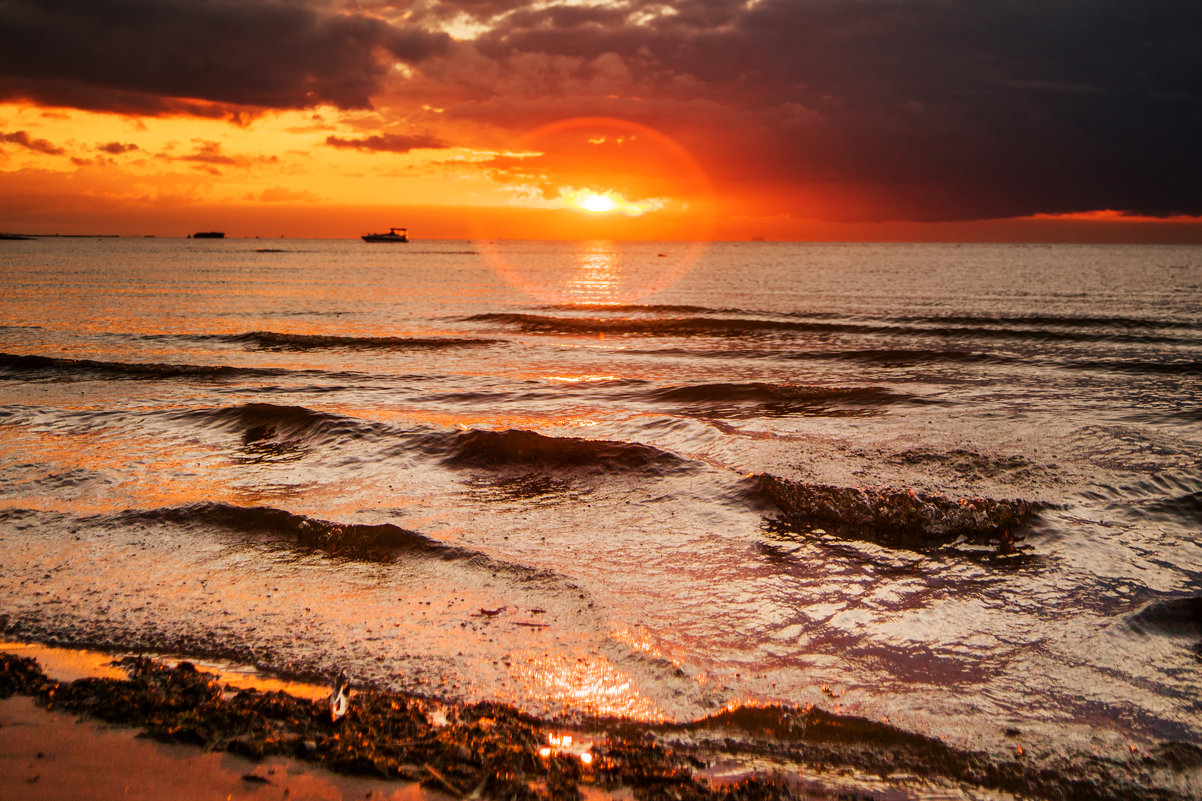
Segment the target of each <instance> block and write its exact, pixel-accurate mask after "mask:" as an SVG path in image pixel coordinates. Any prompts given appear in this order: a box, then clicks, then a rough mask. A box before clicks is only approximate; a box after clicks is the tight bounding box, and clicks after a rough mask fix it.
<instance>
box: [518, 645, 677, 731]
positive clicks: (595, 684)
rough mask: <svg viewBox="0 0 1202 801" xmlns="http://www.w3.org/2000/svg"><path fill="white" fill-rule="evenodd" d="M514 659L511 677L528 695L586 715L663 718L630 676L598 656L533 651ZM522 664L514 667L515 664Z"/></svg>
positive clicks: (664, 718)
mask: <svg viewBox="0 0 1202 801" xmlns="http://www.w3.org/2000/svg"><path fill="white" fill-rule="evenodd" d="M525 657H526V658H522V659H515V660H514V663H513V664H514V666H515V676H516V677H517V678H518V679H519V680H521V681H523V682H524V683H525V684H526V686H527V689H528V690H529V691H530V693H531V695H532V696H534V697H538V696H542V697H543V698H544V699H545V700H546V701H547V702H548V703H549V704H552V705H563V706H565V707H568V708H571V709H574V710H577V711H579V712H583V713H585V714H589V715H600V716H613V717H624V718H631V719H634V720H645V721H660V722H662V721H666V720H667V719H668V716H667V714H665V712H664V710H663V709H662V708H660V706H659V705H658V704H656V703H655V702H654V701H652V700H651V699H649V698H647V697H646V696H644V695H643V694H642V693H640V692H639V691H638V689H636V688H635V686H634V684H633V682H632V681H631V679H630V677H629V676H627V675H626V674H625V673H623V672H622V671H621V670H619V669H618V668H617V667H615V666H614V665H613V664H612V663H610V662H609V661H607V660H605V659H604V658H602V657H599V656H592V655H586V656H579V657H575V658H572V657H571V656H568V655H566V654H536V653H533V652H530V653H528V654H526V655H525ZM519 664H520V665H522V666H523V667H521V668H517V665H519Z"/></svg>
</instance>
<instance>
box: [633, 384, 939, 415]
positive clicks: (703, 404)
mask: <svg viewBox="0 0 1202 801" xmlns="http://www.w3.org/2000/svg"><path fill="white" fill-rule="evenodd" d="M643 397H645V398H647V399H649V400H652V401H655V402H659V403H683V404H689V408H687V409H683V410H682V413H684V414H702V415H713V414H739V413H750V414H767V415H786V414H813V415H847V414H864V413H865V412H866V411H867V410H871V409H877V408H880V407H885V406H891V405H901V404H926V403H937V402H938V401H934V400H929V399H925V398H920V397H918V396H916V395H908V394H902V393H898V392H894V391H892V390H888V389H885V388H884V387H817V386H801V385H795V384H773V383H762V382H749V383H715V384H690V385H685V386H678V387H667V388H665V389H659V390H656V391H654V392H650V393H646V394H645V395H644V396H643Z"/></svg>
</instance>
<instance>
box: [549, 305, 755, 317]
mask: <svg viewBox="0 0 1202 801" xmlns="http://www.w3.org/2000/svg"><path fill="white" fill-rule="evenodd" d="M541 308H542V309H543V310H545V311H566V312H570V311H601V312H615V313H618V314H640V313H641V314H730V313H734V312H735V310H734V309H710V308H706V307H705V306H688V305H681V304H673V303H560V304H552V305H549V306H543V307H541Z"/></svg>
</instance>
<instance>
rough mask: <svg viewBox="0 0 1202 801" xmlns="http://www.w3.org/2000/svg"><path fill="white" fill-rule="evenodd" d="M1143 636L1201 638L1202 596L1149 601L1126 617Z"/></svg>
mask: <svg viewBox="0 0 1202 801" xmlns="http://www.w3.org/2000/svg"><path fill="white" fill-rule="evenodd" d="M1127 622H1128V624H1129V625H1130V626H1131V628H1133V629H1135V630H1136V631H1138V632H1140V633H1143V634H1168V635H1172V636H1188V637H1202V596H1187V597H1181V598H1168V599H1164V600H1159V601H1150V602H1148V603H1146V604H1144V605H1143V606H1142V607H1140V608H1139V609H1138V610H1137V611H1135V612H1133V613H1132V614H1131V615H1129V616H1128V617H1127Z"/></svg>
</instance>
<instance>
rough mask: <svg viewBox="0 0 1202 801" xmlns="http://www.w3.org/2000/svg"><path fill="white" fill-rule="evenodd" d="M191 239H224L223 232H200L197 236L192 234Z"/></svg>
mask: <svg viewBox="0 0 1202 801" xmlns="http://www.w3.org/2000/svg"><path fill="white" fill-rule="evenodd" d="M192 238H193V239H225V231H201V232H200V233H199V234H192Z"/></svg>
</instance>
